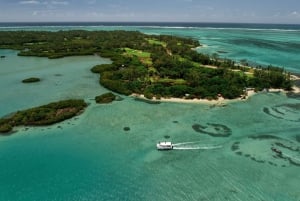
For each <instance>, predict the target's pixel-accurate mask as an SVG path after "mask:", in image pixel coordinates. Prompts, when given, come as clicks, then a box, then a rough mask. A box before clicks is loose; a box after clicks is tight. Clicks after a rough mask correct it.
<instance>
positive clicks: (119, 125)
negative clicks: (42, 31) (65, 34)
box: [0, 27, 300, 201]
mask: <svg viewBox="0 0 300 201" xmlns="http://www.w3.org/2000/svg"><path fill="white" fill-rule="evenodd" d="M34 28H35V29H37V27H34ZM56 28H57V27H56ZM115 28H116V27H101V28H99V27H86V29H93V30H94V29H97V30H98V29H115ZM118 28H121V27H118ZM53 29H54V28H53ZM66 29H70V27H67V28H66ZM123 29H124V28H123ZM125 29H139V30H142V31H144V32H146V33H156V34H158V33H165V34H172V33H173V34H178V35H186V36H191V37H196V38H198V39H200V40H201V41H202V42H203V43H204V44H207V45H208V47H204V48H201V50H199V51H207V52H214V51H219V50H221V51H226V52H228V53H223V54H224V55H225V54H226V55H228V57H230V58H233V59H237V60H238V59H242V58H243V59H244V58H246V59H249V60H250V59H251V58H252V59H253V61H255V62H257V63H270V61H274V60H273V59H272V58H271V57H272V55H273V53H274V55H277V54H280V55H281V56H282V59H279V58H278V56H277V57H275V56H274V58H276V59H278V60H275V61H274V63H273V64H274V65H281V63H280V62H282V65H283V64H285V66H287V67H289V69H291V70H293V72H298V71H299V66H297V65H294V64H297V63H299V62H298V61H299V58H298V57H297V56H296V54H298V51H299V49H298V48H297V47H291V46H290V44H291V43H293V44H295V46H296V45H297V44H299V38H298V37H296V36H297V34H299V33H298V32H297V31H290V32H288V31H275V30H261V31H263V33H264V34H262V35H257V34H256V36H255V32H254V31H253V30H248V31H246V30H245V29H242V30H241V29H238V30H235V29H226V30H225V31H224V30H223V31H220V30H218V29H199V28H190V29H187V28H185V29H184V28H161V27H125ZM279 36H281V37H279ZM287 37H288V39H287ZM241 38H242V39H241ZM245 38H247V40H245ZM241 40H242V41H241ZM274 41H276V43H275V42H274ZM230 44H231V45H230ZM271 44H273V45H274V46H270V45H271ZM246 47H247V48H246ZM205 48H206V49H205ZM289 48H290V49H289ZM287 49H289V51H285V50H287ZM267 50H268V51H270V52H271V53H272V54H270V53H268V52H266V53H265V54H260V53H258V52H259V51H262V52H264V51H267ZM16 54H17V52H16V51H12V50H0V55H5V56H6V58H5V59H2V60H0V84H1V88H0V92H1V97H0V105H1V107H0V116H5V115H7V114H9V113H11V112H14V111H17V110H21V109H25V108H30V107H34V106H38V105H41V104H46V103H49V102H51V101H56V100H61V99H67V98H83V99H85V100H86V102H88V103H90V105H89V107H88V108H87V110H86V111H85V112H84V113H83V114H82V115H81V116H79V117H76V118H73V119H71V120H68V121H65V122H63V123H60V124H56V125H53V126H48V127H35V128H32V127H28V128H27V127H21V128H19V129H18V132H16V133H15V134H14V135H11V136H3V137H0V169H1V171H0V188H1V193H0V200H1V201H2V200H3V201H26V200H31V201H34V200H45V201H47V200H49V201H52V200H57V201H66V200H70V201H81V200H82V201H85V200H95V201H97V200H178V201H182V200H213V201H215V200H220V201H223V200H232V201H236V200H243V201H247V200H249V201H250V200H251V201H252V200H257V201H262V200H265V201H269V200H270V201H271V200H276V201H291V200H292V201H299V200H300V190H299V185H300V182H299V181H300V176H299V170H300V133H299V129H300V124H299V122H300V98H299V97H298V98H297V96H296V97H295V98H288V97H286V96H285V95H284V94H281V93H260V94H257V95H255V96H253V97H251V98H250V99H249V100H247V101H241V102H236V103H230V104H227V106H226V107H218V106H212V105H203V104H179V103H161V104H155V105H153V104H147V103H144V102H139V101H136V100H134V99H133V98H130V97H124V100H123V101H118V102H113V103H112V104H108V105H96V104H95V103H94V100H93V98H94V97H95V96H96V95H99V94H102V93H104V92H106V91H107V90H106V89H104V88H103V87H101V86H100V85H99V84H98V75H96V74H92V73H91V72H90V68H91V67H92V66H93V65H96V64H101V63H109V62H110V60H108V59H103V58H100V57H97V56H87V57H67V58H63V59H55V60H48V59H46V58H35V57H18V56H17V55H16ZM31 76H37V77H40V78H42V81H41V82H39V83H34V84H30V85H25V84H23V83H21V80H22V79H25V78H27V77H31ZM124 127H129V128H130V130H129V131H124ZM159 140H170V141H172V142H174V143H177V145H176V150H173V151H169V152H158V151H157V150H156V149H155V144H156V142H157V141H159ZM272 147H273V148H276V149H279V150H281V151H282V154H281V155H278V154H276V153H275V152H273V151H272V150H271V148H272Z"/></svg>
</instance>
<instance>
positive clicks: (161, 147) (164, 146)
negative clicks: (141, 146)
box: [156, 142, 173, 150]
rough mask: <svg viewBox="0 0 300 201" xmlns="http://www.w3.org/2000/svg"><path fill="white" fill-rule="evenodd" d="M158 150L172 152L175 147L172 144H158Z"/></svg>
mask: <svg viewBox="0 0 300 201" xmlns="http://www.w3.org/2000/svg"><path fill="white" fill-rule="evenodd" d="M156 148H157V149H158V150H171V149H173V145H172V143H171V142H158V143H157V144H156Z"/></svg>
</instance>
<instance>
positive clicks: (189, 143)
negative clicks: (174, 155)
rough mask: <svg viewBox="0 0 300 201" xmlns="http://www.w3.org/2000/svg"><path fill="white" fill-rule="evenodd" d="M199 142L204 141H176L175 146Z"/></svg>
mask: <svg viewBox="0 0 300 201" xmlns="http://www.w3.org/2000/svg"><path fill="white" fill-rule="evenodd" d="M197 142H202V141H193V142H182V143H176V144H173V146H179V145H186V144H195V143H197Z"/></svg>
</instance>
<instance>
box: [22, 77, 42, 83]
mask: <svg viewBox="0 0 300 201" xmlns="http://www.w3.org/2000/svg"><path fill="white" fill-rule="evenodd" d="M39 81H41V79H40V78H37V77H30V78H26V79H24V80H22V82H23V83H33V82H39Z"/></svg>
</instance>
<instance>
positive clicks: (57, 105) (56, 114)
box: [0, 99, 87, 133]
mask: <svg viewBox="0 0 300 201" xmlns="http://www.w3.org/2000/svg"><path fill="white" fill-rule="evenodd" d="M86 107H87V104H86V103H85V102H84V100H76V99H70V100H63V101H58V102H53V103H49V104H47V105H43V106H39V107H35V108H31V109H27V110H23V111H18V112H16V113H14V114H13V115H10V117H8V118H1V119H0V133H9V132H11V131H12V129H13V128H14V127H15V126H44V125H51V124H55V123H58V122H61V121H64V120H66V119H70V118H72V117H74V116H76V115H78V114H80V113H81V112H82V111H83V110H84V109H85V108H86Z"/></svg>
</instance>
